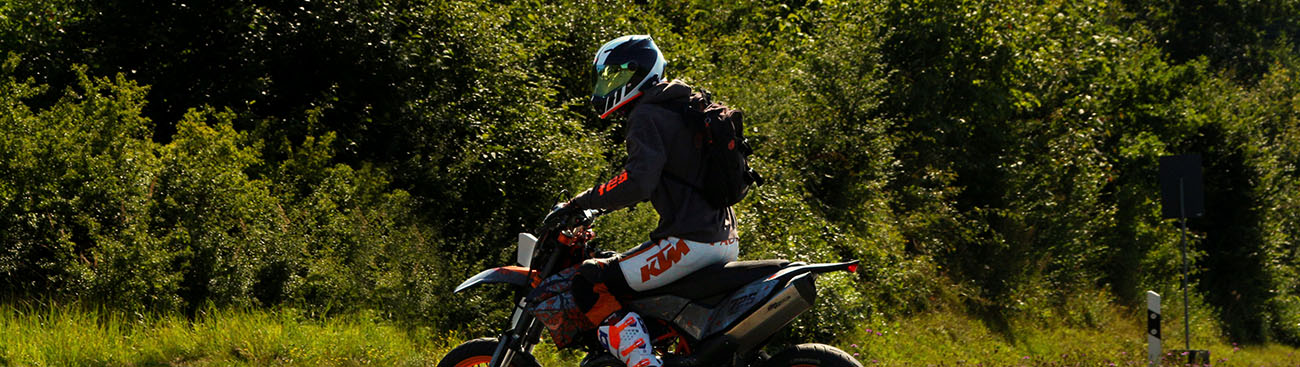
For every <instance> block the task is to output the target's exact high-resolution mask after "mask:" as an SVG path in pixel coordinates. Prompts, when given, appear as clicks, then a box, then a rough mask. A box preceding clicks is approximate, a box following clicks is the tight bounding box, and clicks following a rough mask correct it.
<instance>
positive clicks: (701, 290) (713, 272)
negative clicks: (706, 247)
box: [630, 260, 790, 300]
mask: <svg viewBox="0 0 1300 367" xmlns="http://www.w3.org/2000/svg"><path fill="white" fill-rule="evenodd" d="M788 265H790V262H789V261H785V260H752V261H732V262H729V263H726V264H717V265H711V266H708V267H705V268H703V269H700V270H698V271H696V272H694V273H691V274H690V275H687V276H686V277H684V278H682V279H678V280H677V281H676V282H672V283H671V284H668V285H665V286H662V287H659V288H655V289H650V290H646V291H642V292H636V293H635V294H632V295H631V297H630V298H631V299H640V298H649V297H655V296H662V295H673V296H678V297H682V298H687V299H690V300H703V299H706V298H709V297H713V296H717V295H721V294H723V293H727V292H731V291H734V290H736V289H738V288H740V287H743V286H745V285H746V284H749V283H751V282H753V281H755V280H759V279H762V278H763V277H766V276H769V275H772V273H775V272H777V271H778V270H781V268H784V267H786V266H788Z"/></svg>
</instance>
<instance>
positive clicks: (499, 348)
mask: <svg viewBox="0 0 1300 367" xmlns="http://www.w3.org/2000/svg"><path fill="white" fill-rule="evenodd" d="M600 214H603V212H598V211H583V212H581V213H579V214H578V215H575V216H574V218H573V219H571V220H570V221H567V222H566V223H564V224H561V225H559V226H558V227H559V228H543V229H540V230H539V232H540V233H539V236H537V237H534V236H533V235H531V234H528V233H521V234H519V247H518V251H517V256H516V261H517V262H518V264H516V265H512V266H504V267H498V268H492V269H488V270H484V271H483V272H481V273H478V274H477V275H475V276H473V277H471V278H469V279H468V280H466V281H465V282H464V283H461V284H460V285H459V286H457V287H456V290H455V292H457V293H459V292H462V291H465V290H468V289H470V288H474V287H476V286H479V285H483V284H490V283H505V284H509V285H511V286H513V287H514V288H515V289H517V292H515V296H514V297H513V305H514V313H513V315H512V316H511V318H510V324H509V329H508V330H507V331H506V332H505V333H504V334H502V335H500V336H498V337H496V338H491V337H488V338H480V339H475V340H470V341H467V342H464V343H462V344H460V345H459V346H457V347H455V348H453V349H452V350H451V351H450V352H448V353H447V355H446V356H444V357H443V358H442V360H441V361H439V362H438V367H470V366H489V367H503V366H510V367H540V365H539V364H538V362H537V360H536V359H535V358H534V357H533V356H532V350H533V347H535V346H537V345H538V344H539V343H541V336H542V331H543V330H544V329H545V327H544V325H543V324H542V322H541V321H539V320H538V319H537V318H536V317H535V316H534V315H533V314H532V313H531V312H529V310H530V309H531V307H532V306H534V305H535V303H536V300H530V299H529V297H528V295H529V294H530V291H532V289H533V288H534V287H538V285H539V284H541V283H542V281H543V280H544V279H547V278H548V277H550V276H552V275H554V274H557V273H559V272H560V271H562V270H564V269H567V268H571V267H573V266H576V265H578V264H581V263H582V261H583V260H586V259H588V258H592V257H594V256H598V255H599V254H601V253H602V252H601V251H600V250H599V249H596V248H593V247H592V246H590V245H588V243H589V241H590V240H591V239H592V238H593V237H594V235H593V234H592V232H591V230H590V228H591V225H592V223H593V222H594V221H595V219H596V217H598V216H599V215H600ZM857 268H858V262H857V261H852V262H844V263H828V264H805V263H802V262H788V261H784V260H759V261H734V262H730V263H727V264H724V265H716V266H713V267H708V268H704V269H701V270H699V271H696V272H695V273H692V274H691V275H688V276H686V277H685V278H683V279H680V280H678V281H676V282H674V283H672V284H669V285H667V286H663V287H659V288H655V289H652V290H649V291H645V292H640V293H638V294H636V295H635V296H633V297H631V299H626V298H628V297H620V302H621V303H622V304H623V307H624V308H625V309H628V310H631V311H634V312H636V313H638V314H640V315H641V317H642V318H643V319H645V323H646V325H647V328H648V329H649V332H650V334H651V339H652V340H653V342H652V344H653V345H654V348H655V352H656V354H658V355H659V356H661V357H662V358H663V360H664V362H665V366H734V367H749V366H754V367H760V366H761V367H804V366H825V367H850V366H853V367H861V366H862V364H861V363H860V362H858V361H857V360H856V359H854V358H853V357H852V356H850V355H849V354H848V353H845V352H844V351H842V350H839V349H837V348H835V347H832V346H829V345H824V344H811V343H810V344H799V345H794V346H789V347H786V348H783V349H780V351H779V352H777V353H775V354H774V355H770V356H769V355H768V354H767V353H765V352H764V351H763V349H764V347H765V346H766V344H767V342H768V341H769V339H770V338H771V337H772V336H773V335H775V334H776V333H777V332H779V331H781V330H782V329H784V328H785V327H786V326H787V325H788V324H789V323H790V322H791V321H793V320H794V319H795V317H797V316H799V314H801V313H803V312H804V311H807V310H808V309H809V308H811V307H812V305H814V304H815V300H816V296H817V292H816V287H815V285H816V284H815V279H816V278H817V276H818V275H819V274H824V273H828V272H834V271H847V272H850V273H852V272H856V271H857ZM595 334H596V333H595V332H594V331H589V332H586V333H584V335H589V337H582V338H580V340H576V341H574V342H572V343H569V344H570V345H568V346H566V347H573V348H581V349H584V350H585V351H586V352H587V355H586V358H584V359H583V360H582V362H581V364H580V367H623V366H624V364H623V362H621V361H619V360H618V359H617V358H615V357H614V356H613V355H610V354H609V352H608V349H606V348H605V347H604V345H602V344H600V342H599V341H597V340H596V337H595Z"/></svg>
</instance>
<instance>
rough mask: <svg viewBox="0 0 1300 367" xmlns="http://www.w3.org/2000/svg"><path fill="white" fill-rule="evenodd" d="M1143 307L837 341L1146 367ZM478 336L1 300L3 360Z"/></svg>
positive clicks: (876, 355) (1252, 354) (958, 358)
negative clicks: (1079, 317) (1080, 318)
mask: <svg viewBox="0 0 1300 367" xmlns="http://www.w3.org/2000/svg"><path fill="white" fill-rule="evenodd" d="M1134 314H1135V313H1134V312H1130V311H1125V310H1123V309H1119V308H1115V307H1106V308H1104V309H1103V310H1101V312H1099V313H1098V314H1097V315H1093V316H1090V317H1089V319H1090V321H1089V322H1087V323H1085V324H1086V325H1081V324H1077V323H1076V322H1070V321H1061V322H1055V323H1053V322H1042V321H1028V320H1012V321H1009V322H1007V323H1006V324H1005V326H1006V327H1005V328H1004V329H1006V330H1003V331H1001V332H998V331H994V330H992V329H990V328H989V327H988V326H987V325H986V323H984V322H982V321H979V320H977V319H974V318H971V317H969V316H965V315H962V314H958V313H950V312H935V313H929V314H923V315H918V316H914V317H909V318H905V319H900V320H894V321H877V322H872V323H871V324H870V325H863V326H862V327H861V328H859V329H856V330H852V331H846V332H845V333H844V334H843V335H841V336H840V338H841V340H840V341H839V342H836V343H832V344H835V345H837V346H839V347H840V348H841V349H844V350H845V351H847V352H849V353H851V354H855V355H857V356H858V358H859V360H861V361H862V362H863V364H865V365H867V366H873V365H882V366H962V365H964V366H977V365H983V366H1111V365H1115V366H1144V365H1145V348H1146V347H1145V343H1144V342H1143V341H1142V339H1141V338H1142V335H1143V334H1142V332H1143V330H1142V328H1143V326H1142V325H1140V324H1139V322H1138V321H1131V320H1134V318H1133V317H1135V315H1134ZM1062 319H1066V320H1068V319H1069V317H1063V318H1062ZM1071 323H1075V325H1073V326H1072V325H1071ZM1135 335H1136V336H1135ZM471 338H472V337H471V336H465V335H457V334H456V333H442V332H437V331H434V330H431V329H428V328H422V327H410V326H407V325H400V324H396V323H394V322H392V321H385V320H383V319H382V318H380V317H378V316H375V315H367V314H356V315H350V316H341V317H332V318H328V319H325V320H316V319H312V318H310V317H305V316H304V315H303V312H302V311H299V310H293V309H282V310H276V311H267V310H256V309H251V310H250V309H227V310H214V311H209V312H205V313H203V314H201V315H200V316H199V317H197V318H195V319H194V320H192V321H191V320H188V319H187V318H184V317H180V316H175V315H161V316H149V315H142V314H122V313H115V312H105V311H100V310H95V309H93V308H88V307H83V306H78V305H70V306H55V307H41V308H37V307H31V306H12V305H7V306H4V305H0V365H13V366H28V365H32V366H104V365H107V366H117V365H126V366H268V365H270V366H279V365H289V366H319V365H326V366H361V365H377V366H433V365H436V364H437V362H438V359H439V358H440V357H441V356H442V355H443V354H445V353H446V351H448V350H450V348H452V347H453V346H454V345H455V344H457V343H459V342H460V341H463V340H467V339H471ZM1178 340H1181V339H1178ZM1196 345H1201V346H1205V345H1208V346H1209V348H1208V349H1210V351H1211V353H1212V356H1213V359H1214V362H1215V363H1214V365H1215V366H1300V351H1297V350H1296V349H1294V348H1290V347H1285V346H1280V345H1263V346H1250V347H1239V346H1235V345H1233V344H1231V343H1230V342H1228V341H1222V340H1218V339H1216V338H1213V337H1207V339H1205V340H1204V341H1203V340H1201V339H1198V342H1197V344H1196ZM537 355H538V359H539V360H540V361H541V362H542V364H543V365H549V366H557V365H576V364H577V360H578V358H579V356H577V355H575V354H574V353H569V352H557V351H555V349H554V348H553V347H550V346H549V345H547V344H544V345H543V346H540V347H539V348H538V350H537Z"/></svg>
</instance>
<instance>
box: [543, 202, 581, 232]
mask: <svg viewBox="0 0 1300 367" xmlns="http://www.w3.org/2000/svg"><path fill="white" fill-rule="evenodd" d="M580 214H582V209H579V208H578V207H577V206H575V205H565V204H564V203H560V204H556V205H555V208H554V209H551V213H550V214H547V215H546V219H542V226H541V227H539V228H538V229H537V232H538V233H541V232H543V231H546V230H550V229H567V228H568V227H571V226H573V225H574V224H575V223H573V221H574V219H577V218H578V217H579V215H580Z"/></svg>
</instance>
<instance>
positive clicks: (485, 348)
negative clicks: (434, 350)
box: [438, 338, 537, 367]
mask: <svg viewBox="0 0 1300 367" xmlns="http://www.w3.org/2000/svg"><path fill="white" fill-rule="evenodd" d="M497 343H498V342H497V338H478V339H474V340H470V341H467V342H464V343H460V345H457V346H456V347H455V348H452V349H451V351H450V352H447V355H445V356H443V357H442V360H441V361H438V367H480V366H487V365H488V364H490V363H492V353H493V352H496V350H497ZM530 362H531V363H530ZM535 366H537V362H536V361H535V360H534V359H533V357H532V356H530V355H528V354H515V358H514V360H513V361H510V367H535Z"/></svg>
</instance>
